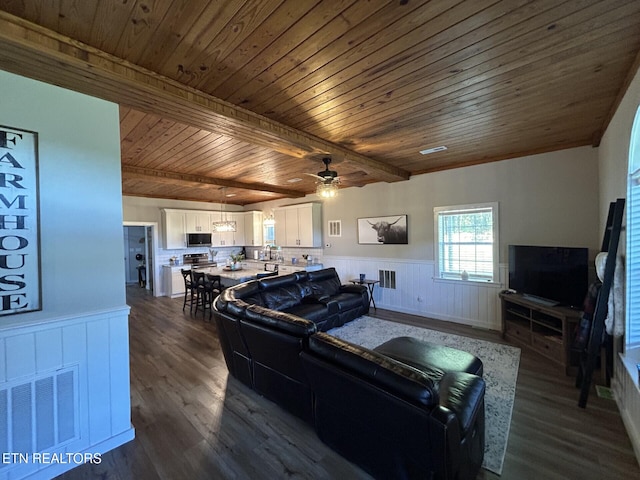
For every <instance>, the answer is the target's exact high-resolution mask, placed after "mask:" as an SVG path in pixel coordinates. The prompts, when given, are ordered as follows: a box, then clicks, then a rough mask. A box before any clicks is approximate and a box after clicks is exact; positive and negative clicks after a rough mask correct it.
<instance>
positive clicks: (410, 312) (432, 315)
mask: <svg viewBox="0 0 640 480" xmlns="http://www.w3.org/2000/svg"><path fill="white" fill-rule="evenodd" d="M377 306H378V307H379V308H382V309H385V310H392V311H394V312H400V313H406V314H408V315H416V316H417V317H424V318H432V319H434V320H442V321H444V322H451V323H459V324H461V325H467V326H469V327H473V328H481V329H483V330H492V331H498V332H499V331H500V330H501V328H502V327H501V326H500V324H499V323H498V324H496V325H491V326H489V328H487V324H486V323H485V322H478V321H475V320H473V319H469V318H462V317H455V316H452V315H442V314H439V313H433V312H425V311H422V310H415V309H411V308H404V307H402V306H399V305H387V304H381V303H378V304H377ZM372 308H373V307H371V309H372ZM371 309H370V310H371Z"/></svg>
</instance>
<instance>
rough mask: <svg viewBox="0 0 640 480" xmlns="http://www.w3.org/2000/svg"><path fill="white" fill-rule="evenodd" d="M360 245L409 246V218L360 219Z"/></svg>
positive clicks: (398, 216) (395, 216) (400, 216)
mask: <svg viewBox="0 0 640 480" xmlns="http://www.w3.org/2000/svg"><path fill="white" fill-rule="evenodd" d="M358 243H359V244H361V245H402V244H408V243H409V235H408V234H407V216H406V215H389V216H386V217H368V218H359V219H358Z"/></svg>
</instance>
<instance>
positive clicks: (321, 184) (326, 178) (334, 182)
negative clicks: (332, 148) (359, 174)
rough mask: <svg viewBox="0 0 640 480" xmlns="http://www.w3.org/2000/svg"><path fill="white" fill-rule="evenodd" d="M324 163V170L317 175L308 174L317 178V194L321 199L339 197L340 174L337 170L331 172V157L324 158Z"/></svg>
mask: <svg viewBox="0 0 640 480" xmlns="http://www.w3.org/2000/svg"><path fill="white" fill-rule="evenodd" d="M322 163H324V170H323V171H321V172H318V174H317V175H313V174H312V173H308V174H307V175H311V176H312V177H315V178H316V194H317V195H318V196H319V197H321V198H327V199H328V198H334V197H336V196H337V195H338V185H339V184H340V178H339V177H338V172H336V171H335V170H329V164H330V163H331V157H324V158H323V159H322Z"/></svg>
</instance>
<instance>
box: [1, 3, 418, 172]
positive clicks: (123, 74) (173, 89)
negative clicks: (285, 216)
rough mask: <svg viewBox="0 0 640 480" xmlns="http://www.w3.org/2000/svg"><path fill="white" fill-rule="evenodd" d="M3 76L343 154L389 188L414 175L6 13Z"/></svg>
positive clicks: (278, 147) (267, 141)
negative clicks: (388, 183) (12, 75)
mask: <svg viewBox="0 0 640 480" xmlns="http://www.w3.org/2000/svg"><path fill="white" fill-rule="evenodd" d="M0 68H2V69H5V70H7V71H10V72H13V73H17V74H20V75H24V76H27V77H30V78H34V79H37V80H41V81H44V82H47V83H52V84H55V85H59V86H61V87H65V88H68V89H70V90H75V91H78V92H81V93H85V94H88V95H92V96H95V97H98V98H102V99H105V100H109V101H112V102H115V103H118V104H123V105H128V106H131V107H133V108H136V109H139V110H142V111H145V112H149V113H154V114H157V115H160V116H162V117H165V118H168V119H171V120H174V121H177V122H181V123H184V124H186V125H192V126H194V127H198V128H202V129H204V130H207V131H211V132H217V133H221V134H224V135H228V136H230V137H233V138H237V139H240V140H242V141H245V142H248V143H252V144H255V145H260V146H262V147H267V148H270V149H273V150H275V151H278V152H281V153H284V154H287V155H291V156H293V157H297V158H303V157H305V156H308V155H310V154H312V155H315V154H322V153H324V154H327V153H328V154H337V155H340V156H342V157H344V160H345V161H347V162H353V163H355V164H358V165H359V167H360V168H361V169H362V170H364V171H366V172H368V173H370V174H372V175H375V176H376V177H378V178H380V179H381V180H383V181H398V180H406V179H408V178H409V176H410V174H409V172H407V171H405V170H402V169H400V168H396V167H394V166H392V165H389V164H387V163H384V162H381V161H378V160H375V159H372V158H369V157H366V156H364V155H360V154H358V153H356V152H353V151H351V150H349V149H346V148H344V147H342V146H340V145H336V144H333V143H331V142H328V141H326V140H323V139H321V138H319V137H316V136H313V135H310V134H308V133H305V132H303V131H300V130H296V129H294V128H291V127H288V126H286V125H284V124H282V123H279V122H275V121H273V120H270V119H269V118H267V117H264V116H262V115H258V114H256V113H253V112H251V111H249V110H246V109H243V108H240V107H237V106H235V105H233V104H231V103H228V102H225V101H223V100H220V99H218V98H216V97H213V96H211V95H207V94H205V93H203V92H201V91H199V90H196V89H193V88H190V87H187V86H185V85H182V84H181V83H178V82H176V81H173V80H171V79H168V78H166V77H163V76H161V75H158V74H156V73H153V72H150V71H148V70H145V69H143V68H141V67H139V66H137V65H134V64H131V63H129V62H126V61H125V60H122V59H120V58H117V57H114V56H112V55H109V54H107V53H105V52H103V51H101V50H97V49H95V48H93V47H90V46H88V45H85V44H83V43H80V42H78V41H75V40H73V39H71V38H68V37H65V36H63V35H60V34H58V33H56V32H53V31H51V30H48V29H46V28H43V27H40V26H38V25H35V24H33V23H30V22H27V21H25V20H23V19H20V18H18V17H15V16H13V15H10V14H8V13H6V12H3V11H0Z"/></svg>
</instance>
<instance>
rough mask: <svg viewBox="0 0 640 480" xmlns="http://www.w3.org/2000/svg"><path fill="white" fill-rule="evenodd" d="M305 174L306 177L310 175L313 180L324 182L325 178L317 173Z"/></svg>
mask: <svg viewBox="0 0 640 480" xmlns="http://www.w3.org/2000/svg"><path fill="white" fill-rule="evenodd" d="M304 174H305V175H309V176H310V177H313V178H315V179H316V180H321V181H324V177H321V176H320V175H316V174H315V173H307V172H304Z"/></svg>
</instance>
